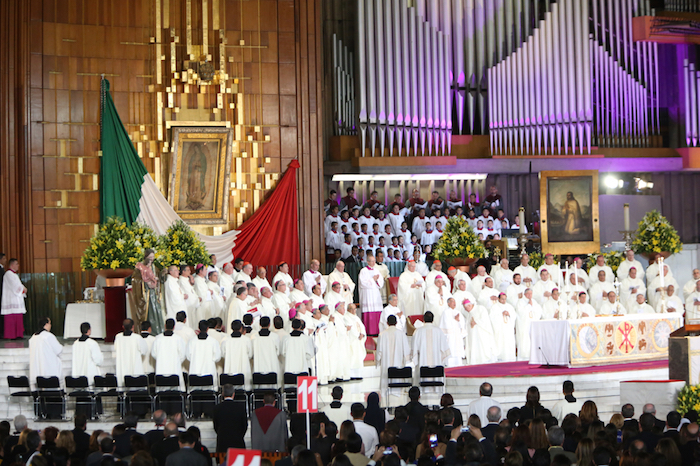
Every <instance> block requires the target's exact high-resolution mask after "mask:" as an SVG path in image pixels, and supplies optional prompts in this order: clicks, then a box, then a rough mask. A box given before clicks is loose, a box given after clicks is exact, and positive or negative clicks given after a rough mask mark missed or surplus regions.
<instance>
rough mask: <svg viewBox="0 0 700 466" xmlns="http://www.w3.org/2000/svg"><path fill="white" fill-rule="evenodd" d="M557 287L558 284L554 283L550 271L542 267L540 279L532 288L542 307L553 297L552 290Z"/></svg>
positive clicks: (533, 294)
mask: <svg viewBox="0 0 700 466" xmlns="http://www.w3.org/2000/svg"><path fill="white" fill-rule="evenodd" d="M557 270H558V268H557ZM556 287H557V284H556V283H554V282H553V281H552V279H551V275H550V274H549V270H548V269H543V268H541V267H540V279H539V281H538V282H537V283H535V286H533V287H532V296H533V297H534V298H535V300H536V301H537V302H538V303H539V304H540V306H541V305H542V304H544V302H545V300H546V299H547V298H549V297H550V296H552V290H553V289H554V288H556Z"/></svg>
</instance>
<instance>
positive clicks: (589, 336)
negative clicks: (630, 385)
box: [530, 313, 683, 367]
mask: <svg viewBox="0 0 700 466" xmlns="http://www.w3.org/2000/svg"><path fill="white" fill-rule="evenodd" d="M682 325H683V315H682V314H680V313H670V314H630V315H622V316H604V317H593V318H585V319H576V320H541V321H534V322H532V324H531V327H530V340H531V346H530V347H531V350H530V364H532V365H557V366H570V367H576V366H578V367H581V366H601V365H609V364H621V363H627V362H640V361H651V360H658V359H666V358H668V342H669V336H670V335H671V332H673V331H675V330H677V329H679V328H680V327H681V326H682Z"/></svg>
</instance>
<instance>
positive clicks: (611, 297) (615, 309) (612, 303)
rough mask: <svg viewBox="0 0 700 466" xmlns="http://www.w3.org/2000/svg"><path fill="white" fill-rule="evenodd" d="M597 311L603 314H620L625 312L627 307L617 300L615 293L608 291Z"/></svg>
mask: <svg viewBox="0 0 700 466" xmlns="http://www.w3.org/2000/svg"><path fill="white" fill-rule="evenodd" d="M598 313H599V314H600V315H603V316H621V315H624V314H627V309H626V308H625V306H624V305H623V304H622V302H621V301H618V300H617V294H616V293H615V292H614V291H610V292H609V293H608V296H607V297H606V298H605V301H603V304H602V305H601V306H600V311H599V312H598Z"/></svg>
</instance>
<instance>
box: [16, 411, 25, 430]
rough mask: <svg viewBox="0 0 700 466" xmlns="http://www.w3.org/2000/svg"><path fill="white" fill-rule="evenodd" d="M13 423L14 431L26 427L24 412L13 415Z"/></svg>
mask: <svg viewBox="0 0 700 466" xmlns="http://www.w3.org/2000/svg"><path fill="white" fill-rule="evenodd" d="M13 423H14V425H15V432H22V431H23V430H24V429H26V428H27V418H26V417H24V414H18V415H17V416H15V418H14V420H13Z"/></svg>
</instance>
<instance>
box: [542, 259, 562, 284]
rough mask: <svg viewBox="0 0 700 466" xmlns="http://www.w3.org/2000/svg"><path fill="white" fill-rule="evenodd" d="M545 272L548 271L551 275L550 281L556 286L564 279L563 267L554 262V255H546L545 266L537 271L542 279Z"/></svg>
mask: <svg viewBox="0 0 700 466" xmlns="http://www.w3.org/2000/svg"><path fill="white" fill-rule="evenodd" d="M543 270H546V271H547V272H548V273H549V279H550V280H552V281H553V282H554V283H556V284H559V282H560V280H561V277H562V273H561V267H560V266H559V264H558V263H556V262H555V261H554V255H553V254H549V253H547V254H545V255H544V264H542V265H540V268H538V269H537V276H538V277H539V278H540V279H541V278H542V271H543Z"/></svg>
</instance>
